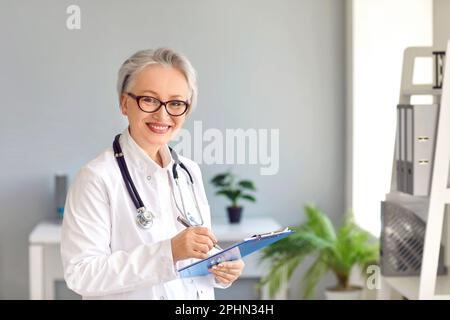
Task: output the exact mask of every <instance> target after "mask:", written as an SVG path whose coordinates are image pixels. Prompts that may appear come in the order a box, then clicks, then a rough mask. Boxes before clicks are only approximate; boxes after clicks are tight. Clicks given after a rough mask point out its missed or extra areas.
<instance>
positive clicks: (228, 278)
mask: <svg viewBox="0 0 450 320" xmlns="http://www.w3.org/2000/svg"><path fill="white" fill-rule="evenodd" d="M244 267H245V263H244V261H242V259H239V260H235V261H226V262H221V263H219V264H218V265H215V266H213V267H212V268H211V269H209V272H211V273H213V274H214V276H215V277H216V280H217V281H218V282H220V283H223V284H231V283H233V282H234V281H235V280H236V279H237V278H239V276H240V275H241V274H242V271H243V270H244Z"/></svg>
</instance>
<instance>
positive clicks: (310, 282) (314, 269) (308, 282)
mask: <svg viewBox="0 0 450 320" xmlns="http://www.w3.org/2000/svg"><path fill="white" fill-rule="evenodd" d="M328 269H329V267H328V265H327V264H326V263H325V261H324V260H323V259H322V256H321V255H319V257H317V259H316V261H315V262H314V263H313V264H312V265H311V266H310V267H309V269H308V270H307V271H306V272H305V275H304V276H303V283H304V291H303V297H304V298H307V299H311V298H313V297H314V294H315V291H316V290H315V289H316V286H317V284H318V283H319V281H320V279H321V278H322V277H323V276H324V275H325V273H327V271H328Z"/></svg>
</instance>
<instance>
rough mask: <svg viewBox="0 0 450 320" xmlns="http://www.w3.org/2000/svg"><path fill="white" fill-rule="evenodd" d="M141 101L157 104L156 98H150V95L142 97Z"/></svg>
mask: <svg viewBox="0 0 450 320" xmlns="http://www.w3.org/2000/svg"><path fill="white" fill-rule="evenodd" d="M142 102H144V103H148V104H157V103H158V100H156V99H155V98H152V97H144V98H142Z"/></svg>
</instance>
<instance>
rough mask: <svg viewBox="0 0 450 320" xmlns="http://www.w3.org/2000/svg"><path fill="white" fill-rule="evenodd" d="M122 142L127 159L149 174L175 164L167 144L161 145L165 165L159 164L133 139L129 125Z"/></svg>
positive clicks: (160, 151) (123, 133)
mask: <svg viewBox="0 0 450 320" xmlns="http://www.w3.org/2000/svg"><path fill="white" fill-rule="evenodd" d="M120 144H121V146H122V150H123V151H124V155H125V159H126V161H127V162H128V161H129V162H130V163H132V165H134V166H136V167H138V168H139V169H140V170H143V171H146V172H147V173H148V174H152V173H155V172H156V171H166V170H168V169H169V168H171V166H172V164H173V159H172V155H171V154H170V150H169V147H168V146H167V144H165V145H163V146H161V148H160V149H159V153H160V155H161V159H162V163H163V167H162V168H161V166H160V165H159V164H157V163H156V162H155V161H154V160H153V159H152V158H151V157H150V156H149V155H148V154H147V153H146V152H145V151H144V150H143V149H142V148H141V147H140V146H139V145H138V144H137V143H136V141H135V140H134V139H133V137H132V136H131V135H130V132H129V130H128V127H127V128H126V129H125V130H124V131H123V132H122V135H121V137H120Z"/></svg>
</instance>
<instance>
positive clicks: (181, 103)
mask: <svg viewBox="0 0 450 320" xmlns="http://www.w3.org/2000/svg"><path fill="white" fill-rule="evenodd" d="M183 105H184V103H183V102H181V101H171V102H170V103H169V106H171V107H176V108H177V107H182V106H183Z"/></svg>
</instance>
